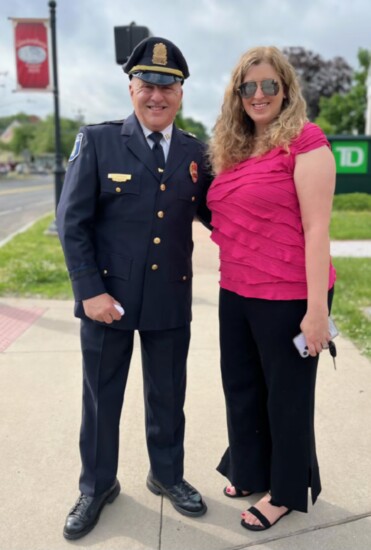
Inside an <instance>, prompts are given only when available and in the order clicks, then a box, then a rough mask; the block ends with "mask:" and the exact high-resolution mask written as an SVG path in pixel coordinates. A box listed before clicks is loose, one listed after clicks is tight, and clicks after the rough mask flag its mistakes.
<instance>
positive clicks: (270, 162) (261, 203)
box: [207, 122, 335, 300]
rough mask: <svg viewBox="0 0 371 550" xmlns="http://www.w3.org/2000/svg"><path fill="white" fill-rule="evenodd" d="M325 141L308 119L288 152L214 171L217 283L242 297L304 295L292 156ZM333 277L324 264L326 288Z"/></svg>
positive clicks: (211, 201)
mask: <svg viewBox="0 0 371 550" xmlns="http://www.w3.org/2000/svg"><path fill="white" fill-rule="evenodd" d="M323 145H327V146H328V147H330V144H329V142H328V141H327V139H326V136H325V135H324V133H323V132H322V130H321V129H320V128H319V127H318V126H316V125H315V124H312V123H310V122H308V123H306V124H305V126H304V128H303V130H302V132H301V134H300V135H299V136H298V137H297V138H296V139H294V140H293V142H292V143H291V145H290V148H289V150H290V152H289V153H287V151H285V150H284V149H283V148H282V147H275V148H274V149H272V150H271V151H268V152H267V153H265V154H264V155H261V156H259V157H250V158H248V159H246V160H244V161H242V162H240V163H239V164H238V165H237V166H235V167H234V168H232V169H229V170H226V171H225V172H222V173H221V174H219V175H218V176H217V177H216V178H215V179H214V181H213V183H212V185H211V187H210V189H209V192H208V197H207V202H208V207H209V208H210V210H211V211H212V222H211V223H212V225H213V231H212V234H211V238H212V240H213V241H214V242H215V243H216V244H217V245H219V247H220V273H221V277H220V286H221V287H222V288H224V289H226V290H230V291H232V292H235V293H236V294H239V295H240V296H245V297H247V298H263V299H267V300H297V299H305V298H307V283H306V273H305V243H304V232H303V226H302V223H301V216H300V208H299V201H298V197H297V194H296V189H295V183H294V178H293V174H294V168H295V158H296V155H298V154H301V153H306V152H308V151H312V150H313V149H316V148H318V147H322V146H323ZM334 282H335V269H334V267H333V266H332V264H330V270H329V285H328V287H329V289H330V288H332V286H333V284H334Z"/></svg>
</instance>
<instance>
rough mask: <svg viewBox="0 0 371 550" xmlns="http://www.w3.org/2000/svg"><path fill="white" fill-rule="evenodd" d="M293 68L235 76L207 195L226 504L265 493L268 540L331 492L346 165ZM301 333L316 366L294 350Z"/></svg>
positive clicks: (258, 525) (280, 65) (256, 514)
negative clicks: (330, 432)
mask: <svg viewBox="0 0 371 550" xmlns="http://www.w3.org/2000/svg"><path fill="white" fill-rule="evenodd" d="M305 111H306V106H305V102H304V99H303V97H302V95H301V92H300V88H299V84H298V80H297V77H296V75H295V71H294V69H293V67H292V66H291V65H290V64H289V63H288V61H287V59H286V58H285V57H284V56H283V54H282V53H281V52H280V51H279V50H278V49H277V48H274V47H259V48H254V49H251V50H249V51H248V52H246V53H245V54H244V55H243V56H242V58H241V59H240V61H239V63H238V65H237V67H236V68H235V69H234V71H233V73H232V77H231V80H230V83H229V84H228V86H227V89H226V92H225V97H224V103H223V106H222V111H221V114H220V116H219V118H218V120H217V123H216V126H215V132H214V136H213V139H212V143H211V161H212V164H213V168H214V172H215V174H216V178H215V180H214V182H213V184H212V186H211V187H210V190H209V193H208V206H209V208H210V210H211V211H212V225H213V232H212V239H213V241H214V242H215V243H216V244H218V245H219V247H220V287H221V289H220V305H219V316H220V345H221V370H222V378H223V388H224V393H225V398H226V407H227V424H228V437H229V447H228V449H227V450H226V452H225V454H224V456H223V457H222V460H221V462H220V464H219V466H218V471H219V472H220V473H222V474H223V475H225V476H226V477H227V478H228V479H229V480H230V483H231V484H230V485H228V486H227V487H225V489H224V494H225V495H226V496H228V497H241V496H243V497H245V496H249V495H250V494H251V493H253V492H256V493H260V492H264V493H266V494H265V495H264V496H263V498H261V499H260V500H259V501H258V502H257V503H256V505H255V506H253V507H251V508H249V510H247V511H246V512H244V513H243V514H242V521H241V524H242V525H243V527H245V528H247V529H250V530H254V531H260V530H265V529H268V528H269V527H271V526H272V525H273V524H275V523H276V522H277V521H278V520H279V519H281V518H282V517H283V516H285V515H287V514H288V513H289V512H290V511H291V510H298V511H301V512H307V497H308V487H311V493H312V502H313V503H314V502H315V500H316V499H317V496H318V495H319V493H320V491H321V483H320V476H319V469H318V462H317V457H316V448H315V436H314V395H315V380H316V371H317V364H318V358H319V353H320V352H321V351H322V349H324V348H327V347H328V342H329V341H330V334H329V330H328V315H329V310H330V306H331V300H332V294H333V285H334V281H335V271H334V268H333V266H332V265H331V259H330V244H329V222H330V215H331V206H332V197H333V193H334V188H335V163H334V159H333V156H332V153H331V151H330V147H329V143H328V141H327V139H326V137H325V135H324V134H323V132H322V131H321V130H320V128H318V126H316V125H314V124H312V123H309V122H308V121H307V118H306V114H305ZM300 331H302V332H303V333H304V335H305V338H306V341H307V346H308V352H309V357H307V358H305V359H303V358H302V357H301V356H300V355H299V353H298V351H297V349H296V348H295V346H294V344H293V341H292V340H293V338H294V337H295V336H296V335H297V334H298V333H299V332H300Z"/></svg>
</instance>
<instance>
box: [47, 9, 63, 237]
mask: <svg viewBox="0 0 371 550" xmlns="http://www.w3.org/2000/svg"><path fill="white" fill-rule="evenodd" d="M56 6H57V2H55V1H54V0H50V2H49V8H50V30H51V39H52V60H53V84H54V85H53V93H54V132H55V165H54V185H55V208H57V206H58V202H59V199H60V196H61V192H62V186H63V178H64V173H65V170H64V168H63V162H62V151H61V130H60V119H59V89H58V65H57V33H56V15H55V12H56ZM54 225H55V223H54ZM54 231H56V227H55V230H54V229H52V228H49V232H54Z"/></svg>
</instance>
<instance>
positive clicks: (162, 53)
mask: <svg viewBox="0 0 371 550" xmlns="http://www.w3.org/2000/svg"><path fill="white" fill-rule="evenodd" d="M152 63H154V64H155V65H167V49H166V46H165V44H163V43H162V42H159V43H158V44H155V45H154V46H153V55H152Z"/></svg>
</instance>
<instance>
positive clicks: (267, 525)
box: [241, 498, 292, 531]
mask: <svg viewBox="0 0 371 550" xmlns="http://www.w3.org/2000/svg"><path fill="white" fill-rule="evenodd" d="M269 504H271V505H272V506H278V507H280V506H282V504H278V503H277V502H275V501H274V500H273V499H272V498H271V499H270V501H269ZM247 511H248V512H250V514H252V515H253V516H255V517H256V518H257V519H258V520H259V521H260V523H261V524H262V525H253V524H251V523H247V522H246V521H245V520H244V519H241V525H242V527H245V529H248V530H249V531H266V530H267V529H269V528H270V527H273V525H276V523H278V522H279V521H280V519H282V518H283V517H285V516H288V515H289V514H290V512H292V510H290V509H289V510H287V512H285V513H284V514H282V516H280V517H279V518H277V519H276V521H274V522H273V523H271V522H270V521H269V520H268V519H267V518H266V517H265V515H264V514H262V513H261V512H260V510H258V509H257V508H255V506H251V507H250V508H248V510H247Z"/></svg>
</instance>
